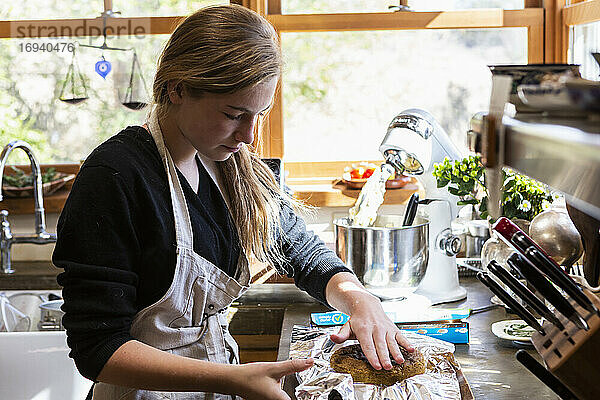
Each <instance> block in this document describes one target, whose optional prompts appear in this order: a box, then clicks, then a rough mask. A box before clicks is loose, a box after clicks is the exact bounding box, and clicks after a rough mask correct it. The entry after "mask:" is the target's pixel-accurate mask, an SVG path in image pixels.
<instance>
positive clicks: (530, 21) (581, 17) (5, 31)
mask: <svg viewBox="0 0 600 400" xmlns="http://www.w3.org/2000/svg"><path fill="white" fill-rule="evenodd" d="M231 2H232V3H237V4H241V5H243V6H246V7H248V8H250V9H253V10H255V11H257V12H259V13H260V14H262V15H264V16H265V17H266V18H267V19H268V20H269V21H270V22H271V23H272V24H273V25H274V26H275V29H276V30H277V31H278V34H279V35H281V33H283V32H322V31H329V32H333V31H353V30H406V29H411V30H414V29H461V28H480V29H493V28H509V27H522V28H527V32H528V34H527V37H528V62H529V63H541V62H546V63H551V62H566V58H567V48H568V38H569V28H570V26H573V25H577V24H581V23H587V22H594V21H597V20H599V19H600V0H588V1H577V0H570V1H569V4H568V5H566V2H567V0H544V1H543V0H525V8H524V9H520V10H501V9H473V10H460V11H442V12H381V13H341V14H288V15H285V14H281V0H232V1H231ZM111 9H112V0H104V11H105V12H106V11H110V10H111ZM182 18H184V17H183V16H172V17H135V18H125V17H120V18H108V20H107V27H113V28H115V27H116V26H117V24H119V25H123V24H128V23H129V22H131V25H132V26H137V25H139V24H142V23H146V24H148V26H149V32H148V34H151V35H157V34H169V33H171V32H172V31H173V29H174V28H175V27H176V26H177V24H178V23H179V22H180V21H181V19H182ZM12 23H21V24H25V23H26V24H30V25H32V26H34V27H36V26H47V27H48V26H53V25H55V26H71V27H76V26H80V25H81V24H83V23H85V24H87V26H93V27H96V28H101V27H102V18H100V17H99V18H79V19H54V20H20V21H0V38H10V37H11V24H12ZM124 34H125V35H127V34H133V32H128V31H125V33H124ZM264 128H265V129H264V132H263V136H262V139H263V140H262V151H261V155H263V156H265V157H278V158H283V156H284V143H283V138H284V132H283V108H282V100H281V88H280V87H279V88H278V92H277V95H276V98H275V102H274V107H273V109H272V111H271V113H270V115H269V118H268V120H267V121H265V126H264ZM352 162H356V161H352V160H350V161H340V162H334V163H331V162H317V163H287V164H286V169H287V170H288V171H289V177H290V178H295V177H296V178H302V177H305V178H309V177H310V176H312V177H315V178H317V179H318V178H319V177H320V178H324V177H327V176H330V174H331V172H330V171H331V170H333V169H336V170H338V171H339V170H340V169H341V168H343V166H345V165H348V164H349V163H352Z"/></svg>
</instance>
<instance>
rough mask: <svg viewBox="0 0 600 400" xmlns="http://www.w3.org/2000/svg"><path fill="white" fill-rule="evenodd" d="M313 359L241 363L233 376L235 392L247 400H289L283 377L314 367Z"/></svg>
mask: <svg viewBox="0 0 600 400" xmlns="http://www.w3.org/2000/svg"><path fill="white" fill-rule="evenodd" d="M313 364H314V361H313V360H312V359H310V358H309V359H295V360H288V361H279V362H257V363H249V364H241V365H238V366H236V368H235V369H234V371H236V372H234V376H232V380H233V383H234V384H235V386H236V387H235V394H237V395H239V396H241V397H243V398H244V399H245V400H289V399H290V397H289V396H288V395H287V394H286V393H285V392H284V391H283V390H282V389H281V378H283V377H284V376H286V375H290V374H293V373H295V372H301V371H304V370H306V369H308V368H310V367H312V366H313Z"/></svg>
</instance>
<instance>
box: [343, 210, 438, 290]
mask: <svg viewBox="0 0 600 400" xmlns="http://www.w3.org/2000/svg"><path fill="white" fill-rule="evenodd" d="M402 219H403V218H402V216H400V215H380V216H378V217H377V219H376V220H375V223H374V226H372V227H358V226H349V224H348V218H340V219H337V220H335V221H333V225H334V234H335V246H336V252H337V255H338V257H340V258H341V259H342V261H344V263H345V264H346V266H348V268H350V269H352V270H353V271H354V273H355V274H356V275H357V277H358V279H359V280H360V281H361V282H362V283H363V284H364V285H365V287H367V288H386V289H387V288H390V289H391V288H398V289H400V288H402V289H404V290H405V289H411V290H414V289H416V288H417V286H419V284H420V283H421V280H423V277H424V276H425V272H426V270H427V261H428V259H429V251H428V250H429V245H428V237H429V221H428V220H426V219H424V218H421V217H417V218H416V219H415V221H414V224H413V225H412V226H407V227H402Z"/></svg>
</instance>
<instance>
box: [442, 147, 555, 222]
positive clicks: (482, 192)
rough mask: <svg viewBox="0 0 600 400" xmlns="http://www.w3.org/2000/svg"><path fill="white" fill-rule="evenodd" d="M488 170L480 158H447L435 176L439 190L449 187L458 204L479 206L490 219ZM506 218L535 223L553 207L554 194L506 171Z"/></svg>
mask: <svg viewBox="0 0 600 400" xmlns="http://www.w3.org/2000/svg"><path fill="white" fill-rule="evenodd" d="M484 171H485V167H484V166H483V165H482V164H481V157H480V156H469V157H466V158H464V159H462V160H455V161H450V160H449V159H448V158H446V159H444V161H443V162H442V163H439V164H435V165H434V170H433V176H434V177H435V178H436V181H437V186H438V188H443V187H446V186H448V192H450V193H451V194H453V195H455V196H458V197H459V199H460V200H459V201H458V205H466V204H472V205H474V206H477V207H478V209H479V212H480V216H481V218H483V219H487V218H488V217H489V214H488V212H487V202H488V189H487V187H486V185H485V175H484ZM502 177H503V185H502V199H501V203H500V205H501V209H502V215H503V216H505V217H507V218H510V219H512V220H525V221H531V220H532V219H533V218H534V217H535V216H536V215H537V214H539V213H540V212H542V211H544V210H547V209H549V208H550V205H551V202H552V195H551V194H550V193H549V191H548V189H547V188H546V186H545V185H544V184H542V183H540V182H538V181H536V180H534V179H531V178H529V177H527V176H524V175H520V174H517V173H516V172H514V171H512V170H511V169H508V168H504V169H503V170H502Z"/></svg>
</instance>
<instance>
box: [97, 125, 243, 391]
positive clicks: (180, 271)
mask: <svg viewBox="0 0 600 400" xmlns="http://www.w3.org/2000/svg"><path fill="white" fill-rule="evenodd" d="M148 126H149V130H150V133H151V134H152V137H153V138H154V141H155V142H156V146H157V147H158V152H159V154H160V155H161V158H162V160H163V164H164V167H165V170H166V172H167V179H168V181H169V189H170V191H171V202H172V205H173V214H174V216H175V235H176V240H177V264H176V266H175V274H174V277H173V283H171V286H170V287H169V289H168V290H167V293H165V295H164V296H163V297H162V298H161V299H160V300H158V301H157V302H156V303H154V304H152V305H150V306H148V307H146V308H144V309H143V310H141V311H140V312H138V313H137V314H136V316H135V318H134V320H133V323H132V326H131V331H130V332H131V335H132V336H133V337H134V338H135V339H136V340H138V341H140V342H143V343H146V344H148V345H150V346H152V347H156V348H157V349H160V350H164V351H168V352H170V353H173V354H177V355H180V356H184V357H190V358H195V359H201V360H206V361H211V362H216V363H239V355H238V346H237V343H236V342H235V340H234V339H233V337H232V336H231V334H230V333H229V329H228V324H227V319H226V316H227V308H228V307H229V305H230V304H231V303H232V302H233V301H234V300H235V299H237V298H238V297H239V296H241V295H242V293H243V292H245V291H246V290H247V289H248V285H249V282H250V271H249V268H248V259H247V258H246V256H245V254H244V252H243V251H241V252H240V256H239V261H238V267H237V273H236V279H234V278H232V277H230V276H229V275H227V274H226V273H225V272H223V271H222V270H221V269H219V268H218V267H217V266H216V265H214V264H212V263H211V262H209V261H208V260H206V259H204V258H203V257H201V256H199V255H198V254H196V253H195V252H194V249H193V244H194V241H193V238H192V225H191V223H190V216H189V213H188V210H187V203H186V201H185V197H184V195H183V190H182V189H181V184H180V182H179V178H178V176H177V171H176V170H175V165H174V163H173V160H172V158H171V155H170V154H169V152H168V150H167V148H166V147H165V144H164V140H163V136H162V132H161V130H160V126H159V125H158V120H157V118H156V117H155V114H154V113H152V116H151V117H150V121H149V122H148ZM215 184H217V183H216V182H215ZM165 267H167V266H165ZM231 398H232V396H226V395H222V394H215V393H200V392H195V393H186V392H156V391H148V390H137V389H131V388H126V387H121V386H115V385H109V384H106V383H97V384H96V385H95V386H94V391H93V399H95V400H105V399H106V400H108V399H110V400H118V399H127V400H130V399H131V400H133V399H136V400H137V399H144V400H146V399H148V400H155V399H173V400H180V399H207V400H208V399H231Z"/></svg>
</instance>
